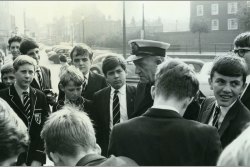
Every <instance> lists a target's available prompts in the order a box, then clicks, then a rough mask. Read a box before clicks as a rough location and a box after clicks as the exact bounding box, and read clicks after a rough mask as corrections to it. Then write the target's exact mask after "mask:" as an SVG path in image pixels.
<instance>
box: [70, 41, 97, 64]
mask: <svg viewBox="0 0 250 167" xmlns="http://www.w3.org/2000/svg"><path fill="white" fill-rule="evenodd" d="M86 54H87V55H88V57H89V59H90V60H92V58H93V52H92V50H91V48H90V47H89V46H87V45H83V46H82V45H77V46H74V48H73V49H72V50H71V52H70V58H71V60H72V61H73V55H75V56H79V55H86Z"/></svg>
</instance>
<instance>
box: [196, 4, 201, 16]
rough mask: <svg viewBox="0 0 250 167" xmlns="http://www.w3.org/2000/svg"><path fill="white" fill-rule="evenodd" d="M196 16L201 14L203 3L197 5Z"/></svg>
mask: <svg viewBox="0 0 250 167" xmlns="http://www.w3.org/2000/svg"><path fill="white" fill-rule="evenodd" d="M196 9H197V16H203V5H197V8H196Z"/></svg>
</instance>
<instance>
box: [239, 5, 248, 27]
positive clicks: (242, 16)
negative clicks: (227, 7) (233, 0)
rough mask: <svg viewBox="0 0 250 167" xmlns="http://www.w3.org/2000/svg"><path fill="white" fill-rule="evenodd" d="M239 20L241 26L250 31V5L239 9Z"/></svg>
mask: <svg viewBox="0 0 250 167" xmlns="http://www.w3.org/2000/svg"><path fill="white" fill-rule="evenodd" d="M237 16H238V21H239V26H240V27H241V28H242V29H243V30H245V31H249V30H250V21H249V20H250V9H249V7H242V8H240V9H239V11H238V13H237Z"/></svg>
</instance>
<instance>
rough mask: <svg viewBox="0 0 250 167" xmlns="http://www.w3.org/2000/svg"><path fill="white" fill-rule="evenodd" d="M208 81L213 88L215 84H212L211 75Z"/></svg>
mask: <svg viewBox="0 0 250 167" xmlns="http://www.w3.org/2000/svg"><path fill="white" fill-rule="evenodd" d="M208 83H209V85H210V89H211V90H213V84H212V79H211V77H209V78H208Z"/></svg>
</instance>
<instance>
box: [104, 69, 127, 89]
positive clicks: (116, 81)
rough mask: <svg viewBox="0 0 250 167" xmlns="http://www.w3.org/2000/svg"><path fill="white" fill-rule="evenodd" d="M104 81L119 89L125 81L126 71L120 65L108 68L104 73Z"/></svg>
mask: <svg viewBox="0 0 250 167" xmlns="http://www.w3.org/2000/svg"><path fill="white" fill-rule="evenodd" d="M105 77H106V81H107V82H108V83H109V84H110V85H111V86H112V87H113V88H114V89H120V88H121V87H122V86H123V85H124V84H125V83H126V72H125V71H124V70H123V68H122V67H121V66H117V67H115V68H114V69H112V70H109V71H108V72H107V74H106V76H105Z"/></svg>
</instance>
